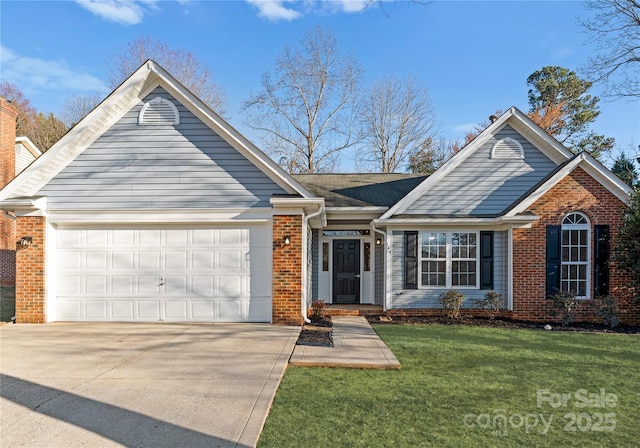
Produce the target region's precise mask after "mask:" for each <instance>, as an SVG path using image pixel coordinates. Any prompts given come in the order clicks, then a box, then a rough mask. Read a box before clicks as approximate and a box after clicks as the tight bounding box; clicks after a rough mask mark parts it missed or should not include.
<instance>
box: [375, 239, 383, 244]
mask: <svg viewBox="0 0 640 448" xmlns="http://www.w3.org/2000/svg"><path fill="white" fill-rule="evenodd" d="M381 244H382V238H376V246H379V245H381Z"/></svg>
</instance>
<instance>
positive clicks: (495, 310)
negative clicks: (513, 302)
mask: <svg viewBox="0 0 640 448" xmlns="http://www.w3.org/2000/svg"><path fill="white" fill-rule="evenodd" d="M473 303H474V305H475V306H477V307H478V308H482V309H483V310H485V312H486V313H487V317H488V318H489V319H490V320H493V319H495V318H496V316H497V315H498V314H500V309H501V308H502V304H503V303H504V299H503V298H502V294H501V293H499V292H495V291H487V293H486V294H485V295H484V297H483V298H482V299H475V300H474V301H473Z"/></svg>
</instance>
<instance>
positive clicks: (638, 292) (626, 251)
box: [614, 188, 640, 302]
mask: <svg viewBox="0 0 640 448" xmlns="http://www.w3.org/2000/svg"><path fill="white" fill-rule="evenodd" d="M614 260H615V261H616V263H617V264H618V267H619V268H621V269H622V270H624V271H626V272H627V273H628V274H629V275H630V277H631V280H630V281H629V284H628V286H629V287H630V288H631V289H632V291H633V293H634V296H635V297H634V299H635V300H636V301H637V302H640V188H636V189H635V190H634V191H633V193H632V194H631V203H630V204H629V208H628V209H627V210H626V211H625V214H624V221H623V224H622V228H621V229H620V231H619V232H618V236H617V238H616V253H615V255H614Z"/></svg>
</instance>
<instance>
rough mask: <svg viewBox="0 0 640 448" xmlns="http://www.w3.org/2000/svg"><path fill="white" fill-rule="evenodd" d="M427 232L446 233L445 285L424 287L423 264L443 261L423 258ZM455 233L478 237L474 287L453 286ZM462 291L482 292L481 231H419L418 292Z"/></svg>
mask: <svg viewBox="0 0 640 448" xmlns="http://www.w3.org/2000/svg"><path fill="white" fill-rule="evenodd" d="M425 232H429V233H444V234H445V248H446V255H445V258H444V262H445V269H446V271H445V284H444V285H423V284H422V263H423V261H430V260H436V261H443V259H442V258H437V259H434V258H422V234H423V233H425ZM453 233H467V234H470V233H473V234H474V235H475V236H476V257H475V262H476V284H475V285H474V286H469V285H466V286H464V285H453V283H452V276H453V261H454V258H453V254H452V248H453V246H452V243H451V235H452V234H453ZM456 260H463V261H473V260H472V259H471V258H466V259H465V258H456ZM451 288H455V289H462V290H480V231H479V230H475V229H471V230H465V229H460V230H450V229H424V230H418V290H433V289H451Z"/></svg>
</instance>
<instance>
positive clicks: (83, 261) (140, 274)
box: [57, 225, 271, 322]
mask: <svg viewBox="0 0 640 448" xmlns="http://www.w3.org/2000/svg"><path fill="white" fill-rule="evenodd" d="M150 227H151V226H143V225H141V226H137V227H136V226H134V227H130V228H123V227H118V226H114V228H107V227H105V228H97V227H90V226H86V227H83V226H66V227H65V226H61V227H59V228H58V232H57V235H58V239H57V251H58V254H57V260H58V266H57V270H58V280H57V296H58V298H57V302H58V304H57V318H58V320H121V321H131V320H143V321H158V320H166V321H167V320H171V321H189V320H191V321H208V322H215V321H253V322H265V321H269V320H270V318H271V296H270V291H271V247H270V239H271V238H270V237H271V230H270V228H269V226H267V225H261V226H249V227H247V228H241V229H238V228H228V227H227V228H225V227H219V228H204V227H196V228H186V227H171V226H166V227H155V226H154V227H151V228H150Z"/></svg>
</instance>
